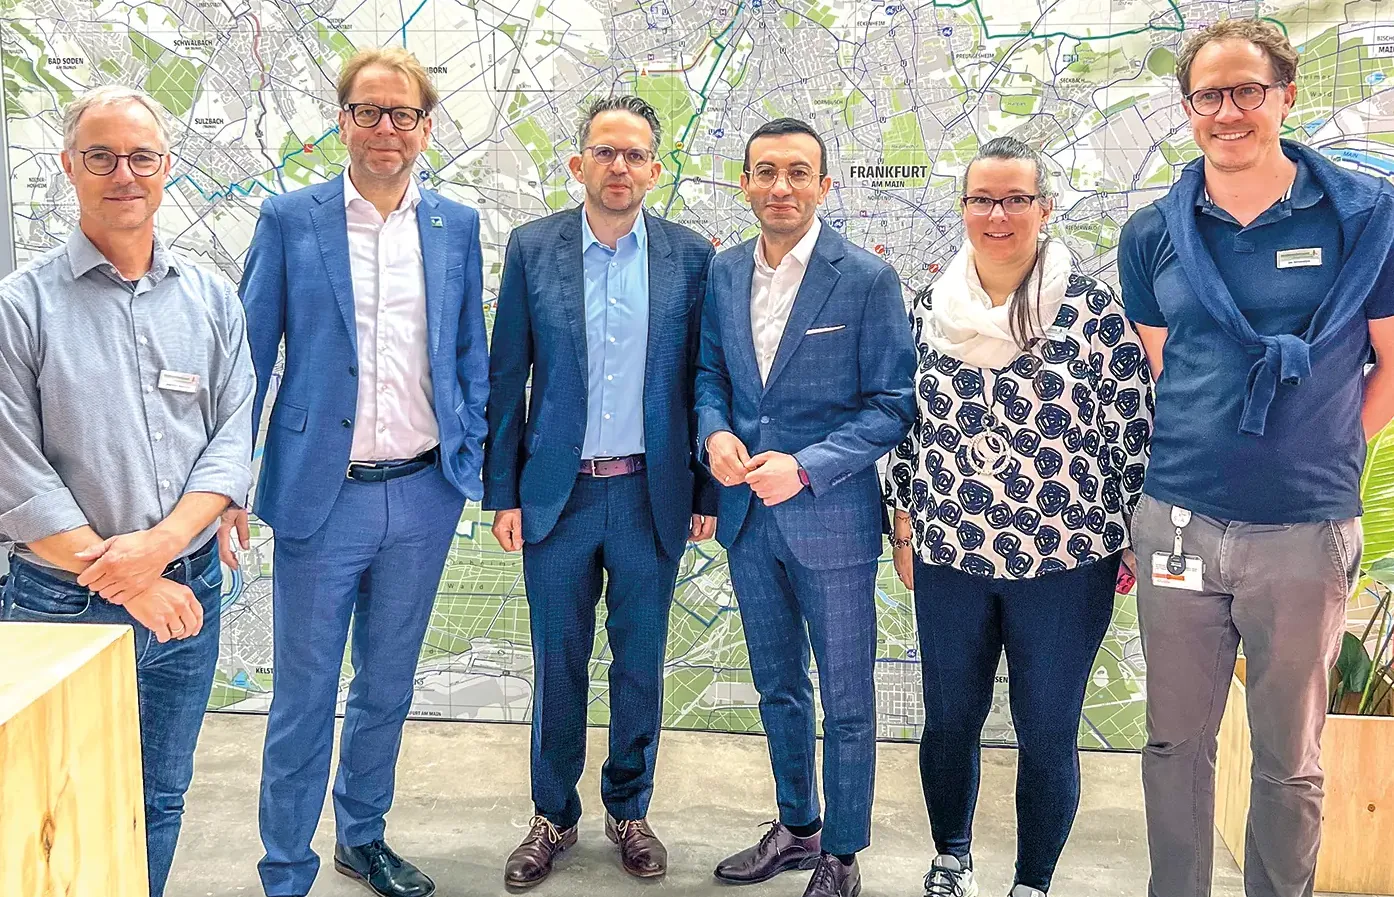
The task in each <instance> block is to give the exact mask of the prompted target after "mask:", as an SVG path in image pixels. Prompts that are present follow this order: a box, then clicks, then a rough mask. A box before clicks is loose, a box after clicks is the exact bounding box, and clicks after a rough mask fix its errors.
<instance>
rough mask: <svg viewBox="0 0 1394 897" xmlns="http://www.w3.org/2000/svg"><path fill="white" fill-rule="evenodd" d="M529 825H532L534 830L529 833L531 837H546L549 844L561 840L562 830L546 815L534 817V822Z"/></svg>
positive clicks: (542, 838)
mask: <svg viewBox="0 0 1394 897" xmlns="http://www.w3.org/2000/svg"><path fill="white" fill-rule="evenodd" d="M529 825H531V826H532V830H531V831H530V832H529V833H528V837H530V838H537V839H538V840H544V839H545V840H546V841H547V843H549V844H556V843H557V842H558V841H560V840H561V831H560V830H559V829H558V828H557V827H556V825H555V824H553V822H552V820H550V819H548V818H547V817H546V816H534V817H532V822H530V823H529Z"/></svg>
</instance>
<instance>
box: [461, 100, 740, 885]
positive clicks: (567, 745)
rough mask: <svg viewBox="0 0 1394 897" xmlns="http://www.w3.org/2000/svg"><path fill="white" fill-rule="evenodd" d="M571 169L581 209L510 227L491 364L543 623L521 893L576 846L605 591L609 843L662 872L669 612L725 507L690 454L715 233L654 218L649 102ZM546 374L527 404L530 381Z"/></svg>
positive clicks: (504, 462) (514, 540)
mask: <svg viewBox="0 0 1394 897" xmlns="http://www.w3.org/2000/svg"><path fill="white" fill-rule="evenodd" d="M580 137H581V139H580V152H579V153H578V154H577V155H575V156H573V157H572V158H571V171H572V173H573V175H574V176H575V177H576V179H577V180H578V181H580V182H581V183H582V184H584V185H585V188H586V199H585V203H584V205H583V206H582V207H581V208H579V209H568V210H566V211H564V212H558V213H556V214H555V215H550V216H548V217H546V218H543V219H540V220H538V221H533V222H530V223H528V224H525V225H523V226H522V227H520V228H518V229H517V230H515V231H513V235H512V236H511V237H510V238H509V241H508V250H507V252H506V254H505V256H504V265H503V283H502V285H501V286H500V288H499V298H498V312H497V314H496V316H495V318H494V339H493V344H492V346H491V351H490V357H489V411H488V420H489V436H488V440H487V442H486V444H485V450H484V507H485V508H486V509H489V510H493V511H496V512H497V513H496V514H495V515H494V536H495V537H496V538H497V539H498V540H499V544H500V545H502V546H503V548H504V549H505V550H506V551H519V550H521V551H522V552H523V576H524V578H525V580H526V583H527V591H528V608H529V614H530V620H531V625H532V650H533V670H534V681H535V690H534V692H533V694H534V700H533V706H532V800H533V813H534V815H533V819H532V823H531V824H530V826H529V831H528V835H527V837H526V838H524V840H523V843H522V844H520V845H519V846H518V848H517V849H516V850H514V851H513V854H512V856H510V857H509V858H508V864H507V867H506V869H505V872H504V877H505V880H506V882H507V883H508V884H509V885H510V886H512V887H516V888H522V887H530V886H532V885H536V884H538V883H540V882H541V881H542V880H543V879H545V878H546V877H547V875H548V874H549V873H550V872H551V870H552V862H553V860H554V859H555V857H556V855H557V854H559V853H560V852H561V851H563V850H565V849H566V848H568V847H570V846H571V845H573V844H575V843H576V825H577V822H578V821H579V820H580V818H581V796H580V795H579V794H578V793H577V792H576V783H577V782H578V781H580V778H581V772H582V769H583V768H584V767H585V749H586V722H587V709H588V706H589V703H590V702H589V700H588V698H589V691H590V688H589V685H590V675H589V673H590V658H591V646H592V645H593V644H594V642H595V607H596V604H597V603H598V602H599V601H600V590H601V583H602V580H604V581H606V586H605V603H606V608H607V611H608V615H607V617H606V620H605V630H606V632H607V633H608V635H609V641H610V655H611V658H610V663H609V673H610V691H609V695H608V702H607V703H608V704H609V707H610V757H609V760H608V761H607V762H606V764H605V768H604V770H603V771H602V773H601V784H600V794H601V797H602V799H603V800H604V802H605V808H606V810H607V811H608V813H607V815H606V834H607V835H609V837H610V840H612V841H614V842H615V843H616V844H617V845H618V846H619V851H620V858H621V862H622V863H623V866H624V868H625V870H626V871H627V872H629V873H630V874H631V875H635V876H638V877H641V878H649V877H653V876H658V875H662V874H663V873H664V872H665V871H666V869H667V853H666V851H665V850H664V847H663V844H662V843H661V842H660V841H659V840H658V838H657V837H656V836H655V835H654V833H653V831H652V830H651V829H650V828H649V827H648V823H647V822H645V819H644V817H645V816H646V815H647V813H648V805H649V796H650V794H651V793H652V791H653V769H654V760H655V758H656V757H657V755H658V728H659V724H660V722H661V721H662V715H663V660H664V648H665V643H666V642H667V639H668V609H669V606H670V604H671V603H672V600H673V586H674V582H675V580H676V578H677V573H678V561H679V559H680V558H681V557H682V553H683V549H684V546H685V543H686V540H687V539H688V538H689V537H691V538H693V539H706V538H710V537H711V535H712V528H713V522H712V516H711V515H713V514H714V513H715V511H716V495H715V493H714V489H713V488H712V487H711V486H710V485H709V481H708V479H707V477H706V474H705V471H702V470H701V468H700V467H699V466H698V465H697V464H696V462H695V461H694V460H693V457H692V446H693V432H694V418H693V416H692V383H693V378H694V368H693V365H694V364H695V360H696V354H697V329H698V318H699V313H698V309H699V307H700V305H701V298H702V295H703V293H704V292H705V290H706V271H707V262H708V261H710V259H711V256H712V246H711V243H710V241H708V240H706V239H704V238H703V237H700V236H698V235H697V234H695V233H693V232H692V231H690V230H688V229H687V228H685V227H682V226H681V225H678V224H672V223H670V222H667V221H664V220H663V219H662V218H655V217H649V216H646V215H645V214H644V213H643V206H644V196H645V194H646V193H648V191H649V189H650V188H651V187H652V186H653V185H654V184H655V183H657V180H658V176H659V173H660V172H661V170H662V166H660V165H659V163H658V160H657V157H656V154H657V152H658V145H659V122H658V116H657V115H656V114H655V113H654V111H653V108H652V107H650V106H649V104H648V103H645V102H644V101H643V100H640V99H638V98H636V97H610V98H607V99H604V100H600V101H599V102H597V103H596V104H595V105H594V106H592V107H591V109H590V111H589V113H588V114H587V116H586V119H585V121H584V123H583V124H582V126H581V135H580ZM529 377H531V379H532V390H531V393H530V394H529V393H528V391H527V389H526V387H527V384H528V379H529Z"/></svg>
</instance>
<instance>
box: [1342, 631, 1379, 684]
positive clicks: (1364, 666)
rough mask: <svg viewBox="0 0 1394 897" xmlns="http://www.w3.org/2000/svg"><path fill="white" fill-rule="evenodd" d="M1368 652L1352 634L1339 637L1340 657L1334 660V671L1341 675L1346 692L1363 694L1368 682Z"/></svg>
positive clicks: (1369, 665)
mask: <svg viewBox="0 0 1394 897" xmlns="http://www.w3.org/2000/svg"><path fill="white" fill-rule="evenodd" d="M1373 666H1374V664H1373V663H1372V662H1371V661H1370V652H1368V651H1366V650H1365V645H1364V644H1363V643H1361V641H1360V639H1358V638H1356V637H1355V636H1354V635H1353V634H1352V633H1349V632H1347V633H1345V634H1344V635H1342V636H1341V656H1340V657H1338V658H1336V671H1337V672H1338V673H1340V675H1341V683H1342V686H1343V687H1344V688H1345V690H1346V691H1353V692H1363V691H1364V690H1365V685H1366V683H1367V682H1369V681H1370V669H1371V668H1372V667H1373Z"/></svg>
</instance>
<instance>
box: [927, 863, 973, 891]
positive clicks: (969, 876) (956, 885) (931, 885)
mask: <svg viewBox="0 0 1394 897" xmlns="http://www.w3.org/2000/svg"><path fill="white" fill-rule="evenodd" d="M924 897H978V882H977V881H976V880H975V879H974V878H973V858H972V857H968V858H967V859H964V860H960V859H959V858H958V857H955V856H950V855H949V854H947V853H941V854H939V856H937V857H935V858H934V862H933V863H931V864H930V866H929V874H928V875H926V876H925V877H924Z"/></svg>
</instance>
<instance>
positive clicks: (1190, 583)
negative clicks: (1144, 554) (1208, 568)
mask: <svg viewBox="0 0 1394 897" xmlns="http://www.w3.org/2000/svg"><path fill="white" fill-rule="evenodd" d="M1190 522H1191V512H1190V511H1189V510H1187V509H1186V508H1180V507H1175V506H1173V507H1172V509H1171V525H1172V526H1174V527H1176V536H1175V538H1173V540H1172V543H1171V551H1170V552H1165V551H1154V552H1153V553H1152V585H1154V586H1157V587H1158V588H1161V589H1184V590H1186V591H1188V592H1199V591H1200V590H1201V588H1202V585H1201V580H1202V578H1203V577H1204V575H1205V561H1203V560H1201V558H1199V557H1198V556H1196V555H1193V554H1186V553H1185V552H1184V551H1182V548H1181V534H1182V530H1184V529H1185V528H1186V525H1187V524H1189V523H1190Z"/></svg>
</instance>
